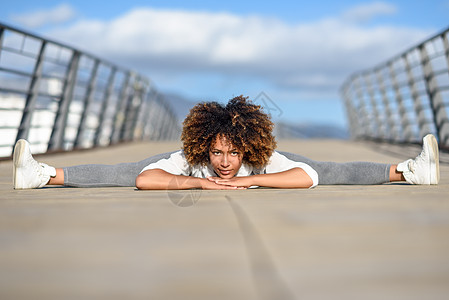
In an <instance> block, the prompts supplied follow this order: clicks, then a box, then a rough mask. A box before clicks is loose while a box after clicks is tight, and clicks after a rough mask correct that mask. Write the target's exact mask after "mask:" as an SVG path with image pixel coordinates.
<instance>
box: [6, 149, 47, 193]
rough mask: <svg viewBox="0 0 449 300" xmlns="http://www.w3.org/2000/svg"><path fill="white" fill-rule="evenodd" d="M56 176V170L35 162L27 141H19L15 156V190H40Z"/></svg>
mask: <svg viewBox="0 0 449 300" xmlns="http://www.w3.org/2000/svg"><path fill="white" fill-rule="evenodd" d="M54 176H56V169H55V168H53V167H50V166H48V165H46V164H44V163H38V162H37V161H35V160H34V158H33V156H32V155H31V151H30V144H29V143H28V142H27V141H25V140H19V141H17V143H16V145H15V147H14V156H13V180H14V189H35V188H40V187H43V186H44V185H46V184H47V183H48V181H49V180H50V177H54Z"/></svg>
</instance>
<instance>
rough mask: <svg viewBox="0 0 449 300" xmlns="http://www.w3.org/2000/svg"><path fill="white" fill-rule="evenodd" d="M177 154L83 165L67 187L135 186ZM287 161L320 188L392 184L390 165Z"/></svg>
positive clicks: (70, 170)
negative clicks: (311, 173) (303, 168)
mask: <svg viewBox="0 0 449 300" xmlns="http://www.w3.org/2000/svg"><path fill="white" fill-rule="evenodd" d="M174 152H175V151H173V152H167V153H162V154H158V155H155V156H152V157H149V158H147V159H144V160H142V161H139V162H134V163H121V164H116V165H96V164H92V165H79V166H73V167H66V168H63V170H64V185H66V186H73V187H108V186H135V181H136V177H137V175H139V173H140V171H141V170H142V169H143V168H144V167H146V166H147V165H149V164H150V163H154V162H156V161H158V160H160V159H163V158H168V157H169V156H170V155H171V154H172V153H174ZM279 153H281V154H283V155H285V156H286V157H287V158H289V159H291V160H293V161H298V162H303V163H306V164H308V165H309V166H311V167H312V168H313V169H314V170H315V171H317V173H318V178H319V184H320V185H323V184H326V185H334V184H382V183H385V182H389V181H390V180H389V176H390V175H389V174H390V173H389V172H390V165H388V164H379V163H371V162H348V163H335V162H320V161H315V160H311V159H309V158H307V157H304V156H301V155H297V154H293V153H288V152H281V151H279Z"/></svg>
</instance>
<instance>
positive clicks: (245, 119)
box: [13, 96, 439, 190]
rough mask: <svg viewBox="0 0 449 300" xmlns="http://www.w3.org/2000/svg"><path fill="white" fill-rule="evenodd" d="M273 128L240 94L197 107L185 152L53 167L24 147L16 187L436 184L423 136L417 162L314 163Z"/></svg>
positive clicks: (186, 130) (433, 154) (435, 167)
mask: <svg viewBox="0 0 449 300" xmlns="http://www.w3.org/2000/svg"><path fill="white" fill-rule="evenodd" d="M272 131H273V123H272V122H271V120H270V118H269V116H268V115H267V114H265V113H264V112H262V110H261V107H260V106H258V105H255V104H253V103H251V102H250V101H248V100H247V97H243V96H239V97H235V98H233V99H231V100H230V101H229V102H228V104H227V105H226V106H224V105H221V104H219V103H217V102H205V103H199V104H197V105H196V106H195V107H193V108H192V109H191V111H190V113H189V115H188V116H187V117H186V119H185V120H184V123H183V130H182V134H181V140H182V142H183V147H182V150H180V151H175V152H171V153H164V154H160V155H157V156H153V157H150V158H147V159H145V160H143V161H140V162H136V163H122V164H117V165H95V164H94V165H79V166H73V167H66V168H58V169H55V168H54V167H51V166H48V165H46V164H43V163H38V162H37V161H35V160H34V159H33V157H32V156H31V153H30V150H29V144H28V142H27V141H25V140H20V141H18V142H17V144H16V146H15V149H14V158H13V160H14V172H13V177H14V188H15V189H28V188H40V187H43V186H45V185H65V186H73V187H105V186H136V187H137V188H138V189H142V190H152V189H157V190H161V189H162V190H164V189H191V188H200V189H245V188H248V187H254V186H264V187H273V188H311V187H315V186H316V185H318V183H320V184H382V183H386V182H393V181H407V182H408V183H411V184H438V181H439V159H438V145H437V142H436V139H435V137H434V136H433V135H427V136H426V137H424V139H423V150H422V152H421V154H420V155H419V156H418V157H416V158H415V159H409V160H407V161H404V162H402V163H400V164H398V165H389V164H379V163H370V162H350V163H333V162H317V161H313V160H310V159H308V158H305V157H302V156H299V155H296V154H292V153H285V152H277V151H274V149H275V148H276V141H275V138H274V136H273V135H272Z"/></svg>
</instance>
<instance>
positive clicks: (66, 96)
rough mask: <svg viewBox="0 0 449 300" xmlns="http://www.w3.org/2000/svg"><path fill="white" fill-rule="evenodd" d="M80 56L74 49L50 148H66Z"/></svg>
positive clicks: (49, 143) (49, 144)
mask: <svg viewBox="0 0 449 300" xmlns="http://www.w3.org/2000/svg"><path fill="white" fill-rule="evenodd" d="M80 56H81V53H80V52H78V51H73V53H72V58H71V59H70V63H69V67H68V69H67V72H66V76H65V81H64V87H63V94H62V97H61V99H60V100H59V105H58V110H57V112H56V116H55V122H54V125H53V129H52V132H51V136H50V141H49V142H48V150H61V149H63V148H64V136H65V129H66V126H67V118H68V115H69V108H70V103H71V102H72V98H73V91H74V88H75V83H76V75H77V72H78V66H79V61H80Z"/></svg>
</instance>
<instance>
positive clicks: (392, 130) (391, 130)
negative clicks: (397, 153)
mask: <svg viewBox="0 0 449 300" xmlns="http://www.w3.org/2000/svg"><path fill="white" fill-rule="evenodd" d="M375 72H376V76H377V83H378V85H379V90H380V93H381V95H382V104H383V108H384V115H385V127H386V133H387V135H388V134H389V136H387V137H386V138H387V139H392V140H397V139H398V136H399V135H398V132H397V129H396V126H395V121H394V116H393V113H392V111H391V108H390V103H389V99H388V95H387V91H386V87H385V82H384V78H383V76H382V69H379V70H376V71H375Z"/></svg>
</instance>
